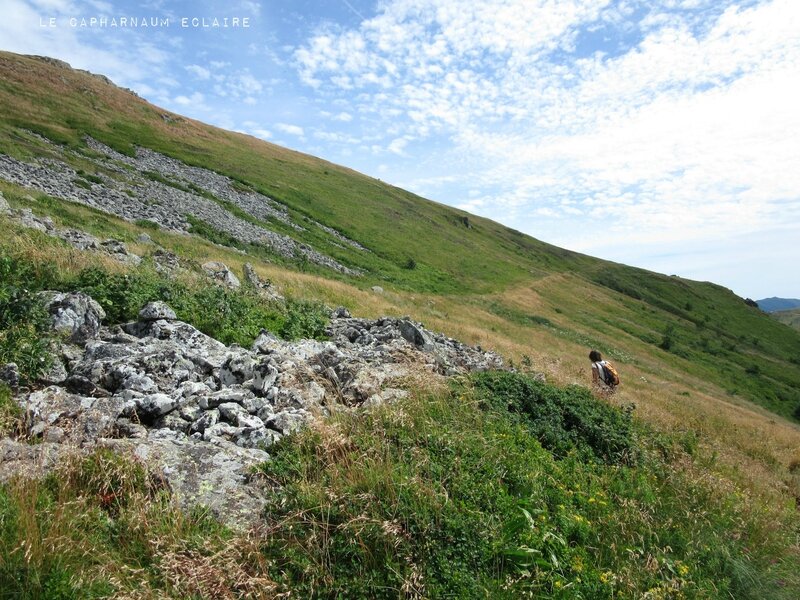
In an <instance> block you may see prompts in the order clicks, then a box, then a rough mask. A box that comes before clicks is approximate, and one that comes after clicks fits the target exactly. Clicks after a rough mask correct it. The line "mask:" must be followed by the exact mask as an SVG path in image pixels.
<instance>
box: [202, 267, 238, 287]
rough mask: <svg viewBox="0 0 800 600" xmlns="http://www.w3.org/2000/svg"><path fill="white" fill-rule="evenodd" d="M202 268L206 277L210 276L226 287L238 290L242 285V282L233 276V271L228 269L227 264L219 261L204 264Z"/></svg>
mask: <svg viewBox="0 0 800 600" xmlns="http://www.w3.org/2000/svg"><path fill="white" fill-rule="evenodd" d="M202 268H203V271H205V272H206V275H208V276H209V277H210V278H211V279H213V280H214V281H215V282H217V283H220V284H222V285H224V286H225V287H228V288H231V289H236V288H238V287H239V286H240V285H242V284H241V282H240V281H239V278H238V277H236V275H234V274H233V271H231V270H230V269H229V268H228V265H226V264H225V263H221V262H218V261H209V262H206V263H203V265H202Z"/></svg>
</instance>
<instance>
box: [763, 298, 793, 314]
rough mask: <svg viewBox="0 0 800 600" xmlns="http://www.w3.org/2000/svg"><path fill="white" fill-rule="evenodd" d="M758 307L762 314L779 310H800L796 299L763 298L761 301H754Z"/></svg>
mask: <svg viewBox="0 0 800 600" xmlns="http://www.w3.org/2000/svg"><path fill="white" fill-rule="evenodd" d="M756 304H758V307H759V308H760V309H761V310H763V311H764V312H768V313H771V312H777V311H779V310H791V309H793V308H800V300H798V299H797V298H776V297H775V296H773V297H772V298H764V299H763V300H756Z"/></svg>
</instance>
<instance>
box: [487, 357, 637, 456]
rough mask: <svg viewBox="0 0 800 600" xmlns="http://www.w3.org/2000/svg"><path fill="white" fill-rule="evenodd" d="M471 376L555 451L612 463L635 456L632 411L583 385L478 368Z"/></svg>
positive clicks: (490, 403)
mask: <svg viewBox="0 0 800 600" xmlns="http://www.w3.org/2000/svg"><path fill="white" fill-rule="evenodd" d="M471 381H472V383H473V385H474V386H475V391H476V395H477V397H478V398H480V399H481V401H482V402H483V403H484V405H485V406H487V407H491V408H494V409H501V410H507V411H509V412H510V413H511V414H513V415H515V416H516V417H517V418H518V419H519V420H520V422H522V423H524V424H525V426H526V427H528V428H529V429H530V431H531V433H532V434H533V435H534V436H536V438H537V439H538V440H539V442H541V444H542V446H544V447H545V448H547V449H548V450H550V451H552V452H553V453H554V454H556V455H557V456H562V457H563V456H566V455H567V454H568V453H569V452H570V451H573V450H577V451H578V452H579V453H580V454H581V455H583V456H586V457H593V458H597V459H600V460H603V461H606V462H611V463H625V462H630V461H632V460H635V455H636V442H635V439H634V435H633V427H632V423H631V418H630V415H629V414H627V413H625V412H623V411H621V410H619V409H617V408H613V407H611V406H609V405H607V404H605V403H603V402H599V401H598V400H597V399H595V398H594V397H593V396H592V394H591V393H590V392H589V390H587V389H586V388H584V387H580V386H574V385H573V386H568V387H566V388H559V387H556V386H552V385H548V384H546V383H541V382H539V381H536V380H534V379H533V378H531V377H528V376H525V375H519V374H515V373H502V372H487V373H479V374H476V375H473V376H472V378H471Z"/></svg>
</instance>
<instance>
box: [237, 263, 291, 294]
mask: <svg viewBox="0 0 800 600" xmlns="http://www.w3.org/2000/svg"><path fill="white" fill-rule="evenodd" d="M244 278H245V281H246V282H247V283H248V284H249V285H250V286H251V287H252V288H253V289H255V290H256V291H257V292H258V293H259V295H261V296H262V297H263V298H265V299H266V300H270V301H277V302H283V301H284V300H286V298H284V297H283V296H282V295H281V294H280V293H279V292H278V290H277V289H276V288H275V286H273V285H272V282H271V281H270V280H268V279H261V277H259V276H258V273H256V270H255V269H254V268H253V265H251V264H250V263H245V264H244Z"/></svg>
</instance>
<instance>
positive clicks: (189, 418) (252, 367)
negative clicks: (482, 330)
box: [0, 292, 503, 521]
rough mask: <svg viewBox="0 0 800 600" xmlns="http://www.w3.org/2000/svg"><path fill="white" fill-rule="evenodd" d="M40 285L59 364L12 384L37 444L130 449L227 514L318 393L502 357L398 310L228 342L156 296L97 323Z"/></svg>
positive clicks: (249, 504) (359, 392) (326, 402)
mask: <svg viewBox="0 0 800 600" xmlns="http://www.w3.org/2000/svg"><path fill="white" fill-rule="evenodd" d="M43 296H44V297H46V298H47V302H46V306H47V310H48V312H49V314H50V315H51V316H52V320H53V321H52V322H53V327H54V328H55V329H57V330H58V331H63V335H64V344H63V345H62V347H61V350H60V352H58V353H56V354H58V356H59V364H60V365H62V367H63V370H64V372H63V375H62V376H61V378H60V380H59V385H51V386H49V387H46V388H44V389H38V390H35V391H28V392H25V393H21V394H19V395H18V396H16V399H17V402H18V403H19V404H20V406H21V407H23V409H24V410H25V412H26V422H27V424H28V430H29V434H30V435H31V436H34V437H37V438H39V439H41V440H42V442H44V445H43V447H46V448H52V445H53V444H55V445H56V446H55V447H56V449H58V448H62V447H63V448H67V447H70V448H76V447H79V448H80V447H84V448H87V447H88V448H91V447H96V446H98V445H100V446H104V447H112V448H118V449H125V450H128V451H131V452H134V453H135V454H136V455H138V456H140V457H142V458H146V459H147V460H148V461H149V462H150V463H151V464H152V465H155V466H156V468H158V469H159V470H160V471H161V475H162V476H163V477H164V478H165V480H166V481H167V482H168V483H169V485H170V486H171V487H172V489H173V490H175V491H176V493H177V494H178V496H179V497H180V498H181V499H182V501H183V502H184V503H186V504H187V505H191V504H194V503H197V502H202V503H204V504H206V505H209V506H212V507H215V508H217V509H218V510H219V511H220V514H221V516H223V517H225V518H226V519H229V520H233V521H236V520H238V519H240V518H241V517H242V515H244V514H246V513H247V512H248V511H249V512H250V513H251V514H252V515H255V514H257V513H256V512H254V510H256V508H257V507H258V506H260V503H261V500H262V493H263V490H261V489H260V488H259V487H258V485H257V482H254V481H252V480H251V478H250V475H249V473H250V472H251V470H252V467H253V466H254V465H256V464H258V463H259V462H263V461H265V460H268V459H269V448H270V447H271V446H272V444H274V443H275V442H276V441H277V440H279V439H281V438H282V437H283V436H286V435H288V434H290V433H292V432H294V431H296V430H297V429H299V428H300V427H303V426H304V425H305V424H307V423H308V422H309V421H310V420H311V419H313V418H316V417H317V416H320V415H325V414H326V413H327V412H328V411H329V409H330V407H331V406H333V405H337V406H340V407H343V408H345V409H347V407H359V406H364V405H371V404H377V403H381V402H391V401H395V400H397V399H399V398H402V397H404V396H405V395H406V394H407V392H405V391H404V390H403V389H401V388H402V384H401V382H402V381H403V380H404V379H405V378H407V377H408V376H409V375H410V374H412V373H415V372H418V371H419V372H428V373H430V374H431V376H434V377H435V376H439V375H453V374H457V373H466V372H469V371H475V370H485V369H490V368H501V367H502V364H503V363H502V360H501V359H500V357H499V356H497V355H496V354H493V353H491V352H486V351H484V350H482V349H481V348H477V347H470V346H466V345H464V344H461V343H460V342H457V341H456V340H453V339H450V338H448V337H446V336H444V335H441V334H438V333H434V332H431V331H429V330H427V329H425V328H424V327H423V325H422V324H421V323H417V322H414V321H412V320H411V319H409V318H389V317H386V318H382V319H377V320H368V319H358V318H353V317H352V316H351V315H350V313H349V312H348V311H347V310H345V309H342V308H340V309H337V310H336V311H334V312H333V313H332V318H331V321H330V325H329V327H328V331H327V333H328V335H329V336H330V340H328V341H318V340H299V341H295V342H287V341H283V340H281V339H279V338H277V337H275V336H274V335H272V334H271V333H269V332H267V331H262V333H261V335H259V336H258V338H257V339H256V340H255V341H254V342H253V345H252V347H251V348H241V347H239V346H229V347H228V346H225V345H224V344H222V343H221V342H219V341H217V340H214V339H212V338H210V337H208V336H206V335H204V334H203V333H202V332H200V331H198V330H197V329H195V328H194V327H192V326H191V325H189V324H188V323H184V322H182V321H179V320H178V319H177V317H176V314H175V312H174V311H173V310H172V309H171V308H170V307H169V306H168V305H166V304H165V303H163V302H150V303H148V304H147V305H145V306H144V307H143V308H142V309H141V311H140V313H139V317H138V320H137V321H135V322H131V323H127V324H125V325H122V326H114V327H105V326H101V324H100V320H101V319H102V318H103V316H104V315H103V312H102V308H101V307H100V306H99V305H98V304H97V303H96V302H95V301H94V300H92V299H91V298H89V297H88V296H85V295H84V294H77V293H76V294H64V293H57V292H44V293H43ZM12 375H13V374H12ZM9 376H11V375H9ZM9 452H11V450H9ZM22 454H23V455H26V454H25V453H24V452H23V453H22ZM20 460H21V459H20ZM4 472H5V471H4V470H3V469H0V477H2V476H3V473H4Z"/></svg>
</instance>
